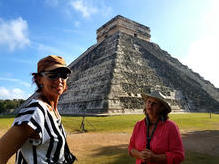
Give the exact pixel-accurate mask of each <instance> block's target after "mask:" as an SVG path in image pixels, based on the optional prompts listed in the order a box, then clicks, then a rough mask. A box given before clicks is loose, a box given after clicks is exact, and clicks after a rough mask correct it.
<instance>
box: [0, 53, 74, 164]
mask: <svg viewBox="0 0 219 164" xmlns="http://www.w3.org/2000/svg"><path fill="white" fill-rule="evenodd" d="M70 73H71V71H70V69H69V68H68V67H66V63H65V61H64V59H63V58H62V57H59V56H55V55H50V56H47V57H45V58H43V59H41V60H40V61H39V62H38V65H37V73H33V74H32V75H33V82H35V83H36V85H37V91H36V92H37V93H38V94H37V95H38V96H37V98H34V99H32V100H31V102H30V103H29V104H27V105H26V106H25V107H24V108H22V109H21V110H20V111H19V113H18V115H17V116H16V117H15V120H14V122H13V125H12V127H11V128H10V129H9V130H8V132H6V134H5V135H4V136H3V137H2V138H1V139H0V163H1V164H5V163H7V161H8V159H9V158H10V157H11V156H12V155H13V154H14V153H16V161H15V163H16V164H18V163H28V164H35V163H39V164H41V163H51V164H52V163H53V164H55V163H56V164H58V163H60V164H64V163H68V164H69V163H71V164H72V163H73V161H74V159H75V157H74V155H73V154H71V153H70V151H69V148H68V145H67V142H66V133H65V131H64V128H63V125H62V122H61V116H60V115H59V112H58V109H57V105H58V100H59V97H60V96H61V95H62V94H63V92H64V91H65V90H66V88H67V84H66V81H67V79H68V77H69V75H70Z"/></svg>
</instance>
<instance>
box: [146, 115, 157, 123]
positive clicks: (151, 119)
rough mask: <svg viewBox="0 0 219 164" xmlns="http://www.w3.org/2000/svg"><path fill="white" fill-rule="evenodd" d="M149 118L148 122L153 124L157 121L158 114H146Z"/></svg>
mask: <svg viewBox="0 0 219 164" xmlns="http://www.w3.org/2000/svg"><path fill="white" fill-rule="evenodd" d="M148 117H149V119H150V124H155V123H156V122H157V120H158V119H159V117H158V116H151V115H148Z"/></svg>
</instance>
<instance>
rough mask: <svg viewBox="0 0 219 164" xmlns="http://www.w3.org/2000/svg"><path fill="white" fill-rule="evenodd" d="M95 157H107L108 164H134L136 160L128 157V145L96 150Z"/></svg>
mask: <svg viewBox="0 0 219 164" xmlns="http://www.w3.org/2000/svg"><path fill="white" fill-rule="evenodd" d="M94 152H95V153H94V156H95V157H100V156H105V159H106V161H103V163H107V164H121V163H124V164H133V163H135V159H134V158H131V157H130V156H129V155H128V144H121V145H116V146H105V147H101V148H98V149H95V150H94Z"/></svg>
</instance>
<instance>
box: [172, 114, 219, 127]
mask: <svg viewBox="0 0 219 164" xmlns="http://www.w3.org/2000/svg"><path fill="white" fill-rule="evenodd" d="M170 119H171V120H173V121H174V122H176V124H177V125H178V126H179V129H182V130H184V131H198V130H219V114H211V118H210V114H209V113H189V114H171V115H170Z"/></svg>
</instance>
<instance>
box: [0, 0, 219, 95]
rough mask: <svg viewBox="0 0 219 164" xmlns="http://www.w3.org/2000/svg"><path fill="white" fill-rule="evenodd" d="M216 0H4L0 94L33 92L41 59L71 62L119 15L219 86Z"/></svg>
mask: <svg viewBox="0 0 219 164" xmlns="http://www.w3.org/2000/svg"><path fill="white" fill-rule="evenodd" d="M218 6H219V2H218V1H217V0H183V1H180V0H0V59H1V60H0V61H1V64H0V99H13V98H24V99H25V98H28V96H30V95H31V94H32V93H33V92H34V90H35V85H34V84H32V81H31V79H32V76H31V73H32V72H36V69H37V68H36V63H37V61H38V60H39V59H41V58H42V57H45V56H47V55H50V54H55V55H60V56H63V57H64V58H65V59H66V61H67V63H68V64H70V63H71V62H72V61H73V60H75V59H76V58H77V57H78V56H79V55H81V54H82V53H83V52H84V51H85V50H86V49H87V48H89V47H90V46H91V45H93V44H95V43H96V30H97V29H98V28H99V27H100V26H102V25H103V24H104V23H106V22H107V21H109V20H110V19H111V18H113V17H115V16H116V15H122V16H124V17H127V18H129V19H132V20H134V21H136V22H139V23H141V24H143V25H146V26H149V27H150V29H151V41H152V42H155V43H157V44H159V46H160V47H161V48H162V49H163V50H166V51H168V52H169V53H170V54H171V55H172V56H173V57H175V58H177V59H179V60H180V61H181V62H182V63H183V64H186V65H188V66H189V68H191V69H192V70H193V71H195V72H198V73H199V74H200V75H201V76H202V77H204V78H205V79H206V80H209V81H210V82H211V83H213V84H214V85H215V86H216V87H219V76H217V74H218V73H217V71H218V70H219V64H218V61H219V57H218V56H219V48H218V43H219V42H218V38H219V30H218V29H219V21H218V18H219V10H218Z"/></svg>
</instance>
